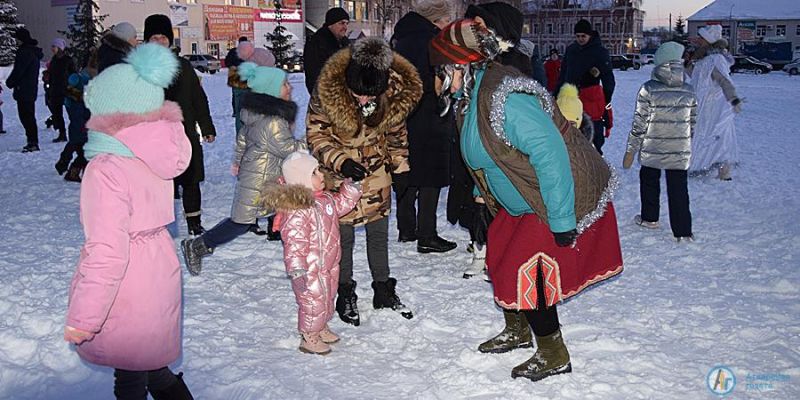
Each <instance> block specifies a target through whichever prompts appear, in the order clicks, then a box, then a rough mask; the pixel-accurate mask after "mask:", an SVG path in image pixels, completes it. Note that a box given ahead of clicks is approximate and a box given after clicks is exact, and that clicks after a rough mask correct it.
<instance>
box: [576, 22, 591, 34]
mask: <svg viewBox="0 0 800 400" xmlns="http://www.w3.org/2000/svg"><path fill="white" fill-rule="evenodd" d="M575 33H576V34H577V33H585V34H587V35H589V36H591V35H592V24H591V23H589V21H587V20H585V19H582V20H580V21H578V23H577V24H575Z"/></svg>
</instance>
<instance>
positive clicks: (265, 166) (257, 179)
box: [231, 93, 304, 224]
mask: <svg viewBox="0 0 800 400" xmlns="http://www.w3.org/2000/svg"><path fill="white" fill-rule="evenodd" d="M245 96H247V100H245V99H244V98H243V99H242V101H243V103H242V110H241V113H240V115H241V118H242V124H243V126H242V128H241V129H240V130H239V132H238V133H237V134H236V145H235V147H234V150H233V163H234V164H238V165H239V175H238V176H237V179H238V180H237V182H236V192H235V194H234V197H233V206H232V208H231V219H232V220H233V222H236V223H240V224H250V223H254V222H255V221H256V218H258V217H261V216H264V215H265V214H267V213H269V212H272V210H262V209H261V206H260V205H259V204H258V203H260V202H259V198H260V196H261V190H262V188H263V187H264V184H265V183H269V182H273V181H277V179H278V177H280V176H281V164H282V163H283V159H284V158H286V156H288V155H289V154H290V153H291V152H293V151H295V150H297V149H298V148H301V147H304V144H303V143H301V142H298V141H296V140H295V139H294V137H293V136H292V129H291V127H290V122H293V119H294V116H293V114H294V112H293V111H294V110H296V105H294V103H291V104H285V103H289V102H286V101H283V100H280V99H277V98H275V97H272V96H266V95H260V94H255V93H247V94H246V95H245ZM292 107H294V109H292ZM287 109H288V110H287ZM290 115H291V119H292V121H290V120H289V119H288V118H287V116H290Z"/></svg>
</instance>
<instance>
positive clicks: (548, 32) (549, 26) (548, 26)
mask: <svg viewBox="0 0 800 400" xmlns="http://www.w3.org/2000/svg"><path fill="white" fill-rule="evenodd" d="M547 34H548V35H552V34H553V24H547Z"/></svg>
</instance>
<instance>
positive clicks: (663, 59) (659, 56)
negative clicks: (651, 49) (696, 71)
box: [654, 42, 684, 66]
mask: <svg viewBox="0 0 800 400" xmlns="http://www.w3.org/2000/svg"><path fill="white" fill-rule="evenodd" d="M683 50H684V47H683V45H682V44H680V43H678V42H666V43H664V44H662V45H661V46H659V47H658V50H656V55H655V57H654V63H655V65H656V66H659V65H661V64H666V63H668V62H670V61H680V60H683Z"/></svg>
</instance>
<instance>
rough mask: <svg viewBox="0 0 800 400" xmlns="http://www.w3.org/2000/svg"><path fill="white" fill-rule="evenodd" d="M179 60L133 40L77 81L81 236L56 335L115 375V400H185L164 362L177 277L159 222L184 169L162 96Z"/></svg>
mask: <svg viewBox="0 0 800 400" xmlns="http://www.w3.org/2000/svg"><path fill="white" fill-rule="evenodd" d="M177 70H178V60H177V59H176V58H175V56H174V55H173V54H172V53H171V52H170V51H169V49H166V48H164V47H161V46H158V45H155V44H145V45H142V46H139V47H138V48H136V50H134V51H133V52H131V53H130V54H129V55H128V57H127V58H126V60H125V63H122V64H117V65H114V66H112V67H109V68H107V69H106V70H104V71H103V73H101V74H100V75H98V76H97V77H96V78H94V79H93V80H92V81H91V82H90V83H89V84H88V86H87V87H86V92H85V94H84V99H85V103H86V106H87V107H88V108H89V110H90V111H91V113H92V117H91V119H90V120H89V121H88V123H87V125H86V126H87V128H88V129H89V141H88V142H87V143H86V146H85V153H86V157H87V158H89V159H90V160H91V161H90V162H89V164H88V166H87V167H86V171H85V173H84V177H83V183H82V184H81V198H80V210H81V215H80V217H81V224H83V230H84V234H85V237H86V241H85V243H84V245H83V248H82V249H81V256H80V260H79V261H78V266H77V270H76V271H75V275H74V276H73V278H72V283H71V285H70V290H69V309H68V311H67V317H66V326H65V328H64V339H65V340H66V341H68V342H70V343H73V344H75V345H76V349H77V352H78V355H80V357H81V358H82V359H83V360H85V361H87V362H90V363H92V364H97V365H104V366H109V367H112V368H114V369H115V371H114V377H115V382H114V394H115V396H116V397H117V398H118V399H146V398H147V393H148V391H149V392H150V394H151V395H152V396H153V398H154V399H157V400H158V399H191V398H192V395H191V393H189V390H188V389H187V388H186V385H185V384H184V382H183V380H182V379H181V377H180V375H179V376H176V375H174V374H173V373H172V371H170V369H169V368H168V367H167V366H168V365H169V364H170V363H173V362H175V360H177V359H178V357H179V356H180V352H181V273H180V271H181V270H180V264H179V263H178V258H177V256H176V252H175V245H174V243H173V240H172V237H171V236H170V234H169V232H168V231H167V229H166V225H168V224H170V223H172V222H173V221H174V220H175V215H174V211H173V209H174V207H173V201H172V195H173V188H172V179H173V178H174V177H176V176H178V175H179V174H180V173H181V172H182V171H183V170H185V169H186V167H187V166H188V165H189V160H190V159H191V154H192V153H191V144H190V143H189V139H187V137H186V134H185V133H184V132H183V125H182V124H181V110H180V107H179V106H178V105H177V104H176V103H172V102H165V101H164V88H165V87H167V86H168V85H169V83H170V82H171V81H172V79H173V77H174V76H175V73H176V72H177Z"/></svg>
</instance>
